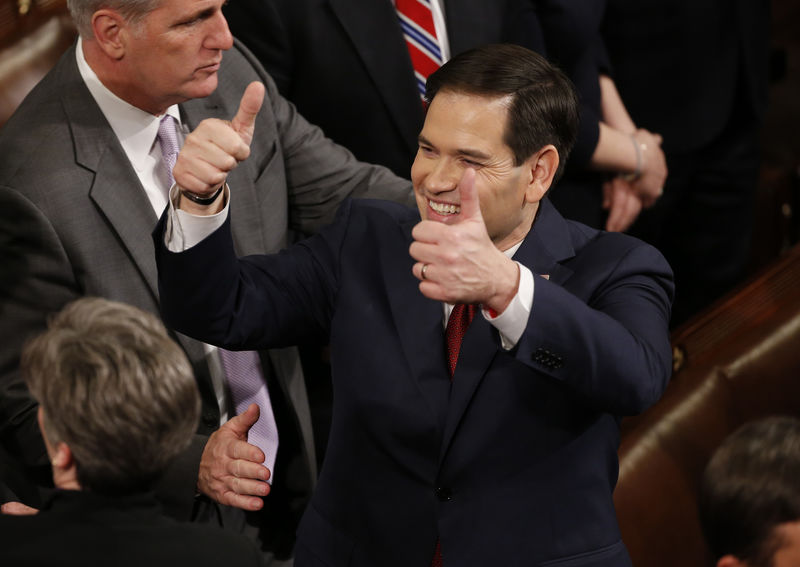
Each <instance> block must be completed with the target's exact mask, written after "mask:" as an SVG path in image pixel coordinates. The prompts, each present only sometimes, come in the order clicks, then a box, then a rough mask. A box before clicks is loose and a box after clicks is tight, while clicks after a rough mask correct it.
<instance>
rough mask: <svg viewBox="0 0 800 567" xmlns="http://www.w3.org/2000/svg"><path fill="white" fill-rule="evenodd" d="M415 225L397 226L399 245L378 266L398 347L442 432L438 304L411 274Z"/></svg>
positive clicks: (444, 384)
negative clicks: (399, 232)
mask: <svg viewBox="0 0 800 567" xmlns="http://www.w3.org/2000/svg"><path fill="white" fill-rule="evenodd" d="M416 223H417V220H413V221H409V222H407V223H403V224H402V225H401V226H400V230H402V231H403V238H402V240H401V246H400V247H398V249H397V250H392V251H387V253H386V254H381V264H382V269H383V273H384V281H385V285H386V286H387V288H386V295H387V297H388V298H389V304H390V306H391V310H392V316H393V319H394V322H395V325H396V327H397V333H398V335H399V337H400V346H401V348H402V349H403V353H404V354H405V357H406V360H408V364H409V366H410V367H411V372H412V375H413V378H414V380H415V381H416V383H417V386H418V387H419V389H420V391H421V392H422V396H423V398H424V399H425V401H426V403H427V405H428V408H429V410H430V412H431V414H432V415H434V416H435V417H436V421H437V423H438V425H439V427H440V429H442V428H443V427H444V419H445V414H446V411H447V404H448V397H449V392H450V381H449V380H448V375H447V362H446V360H445V349H444V329H443V327H442V304H441V303H440V302H438V301H434V300H432V299H428V298H427V297H425V296H424V295H422V293H420V291H419V280H417V279H416V278H415V277H414V276H413V275H412V273H411V268H412V266H413V265H414V259H413V258H411V256H409V255H408V246H409V245H410V244H411V241H412V239H411V229H412V228H413V227H414V225H415V224H416Z"/></svg>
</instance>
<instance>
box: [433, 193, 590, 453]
mask: <svg viewBox="0 0 800 567" xmlns="http://www.w3.org/2000/svg"><path fill="white" fill-rule="evenodd" d="M574 255H575V251H574V249H573V247H572V239H571V238H570V234H569V227H568V225H567V223H566V221H565V220H564V218H563V217H562V216H561V215H560V214H559V213H558V212H557V211H556V210H555V208H554V207H553V206H552V205H551V204H550V202H549V201H548V200H543V201H542V202H541V205H540V207H539V211H538V213H537V216H536V220H535V222H534V224H533V228H532V229H531V231H530V232H529V233H528V235H527V236H526V237H525V240H524V241H523V242H522V245H521V246H520V247H519V249H518V250H517V252H516V253H515V254H514V260H516V261H518V262H520V263H521V264H522V265H524V266H526V267H528V268H529V269H530V270H531V271H532V272H533V275H534V277H541V276H543V275H546V276H548V279H549V280H550V281H552V282H554V283H557V284H559V285H563V283H564V282H565V281H566V280H567V279H568V278H569V277H570V276H571V275H572V270H571V269H569V268H567V267H565V266H563V265H562V264H561V262H562V261H564V260H566V259H569V258H571V257H573V256H574ZM534 285H535V283H534ZM535 297H536V292H535V288H534V305H535V303H536V299H535ZM534 308H535V307H534ZM501 349H502V345H501V341H500V335H499V334H498V332H497V330H496V329H495V328H494V327H493V326H492V324H491V323H489V322H488V321H486V319H484V317H483V315H481V314H480V313H477V314H476V315H475V318H474V319H473V321H472V323H471V324H470V326H469V328H468V329H467V332H466V333H465V335H464V339H463V341H462V343H461V351H460V353H459V358H458V364H457V365H456V372H455V376H454V377H453V386H452V393H451V395H450V403H449V404H448V407H447V417H446V420H445V430H444V439H443V443H442V453H441V458H442V459H444V457H445V455H446V453H447V449H448V448H449V446H450V443H451V441H452V439H453V436H454V435H455V434H456V430H457V428H458V424H459V423H460V422H461V419H462V418H463V416H464V413H465V412H466V411H467V408H468V407H469V403H470V400H471V399H472V397H473V396H474V395H475V392H476V390H477V388H478V386H479V385H480V383H481V381H482V380H483V378H484V376H486V373H487V371H488V369H489V366H490V365H491V363H492V360H494V357H495V356H496V355H497V353H498V352H499V351H500V350H501ZM498 411H503V408H498Z"/></svg>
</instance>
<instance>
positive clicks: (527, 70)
mask: <svg viewBox="0 0 800 567" xmlns="http://www.w3.org/2000/svg"><path fill="white" fill-rule="evenodd" d="M440 91H452V92H459V93H466V94H473V95H480V96H487V97H503V96H511V104H510V106H509V109H508V123H507V124H506V127H505V134H504V141H505V143H506V145H508V147H509V148H511V151H512V152H513V154H514V164H515V165H521V164H522V163H523V162H524V161H525V160H526V159H528V158H529V157H530V156H532V155H533V154H534V153H535V152H536V151H538V150H539V149H541V148H543V147H544V146H546V145H547V144H553V146H555V148H556V150H557V151H558V156H559V158H560V161H559V165H558V171H557V172H556V175H555V180H557V179H558V178H559V177H560V176H561V174H562V173H563V171H564V164H565V163H566V161H567V157H568V156H569V153H570V151H571V150H572V146H573V145H574V144H575V138H576V136H577V133H578V95H577V94H576V92H575V87H574V86H573V85H572V82H571V81H570V80H569V79H568V78H567V77H566V75H564V73H562V72H561V71H560V70H559V69H558V68H556V67H554V66H553V65H551V64H550V63H548V62H547V60H546V59H545V58H544V57H542V56H541V55H539V54H537V53H534V52H533V51H530V50H529V49H526V48H524V47H521V46H519V45H511V44H494V45H485V46H483V47H477V48H475V49H471V50H469V51H465V52H463V53H460V54H459V55H457V56H456V57H454V58H453V59H451V60H450V61H448V62H447V63H445V64H444V65H443V66H442V67H440V68H439V69H437V70H436V72H434V73H433V74H431V75H430V76H429V77H428V81H427V83H426V85H425V99H426V100H427V102H428V103H430V102H432V101H433V99H434V97H435V96H436V94H437V93H439V92H440Z"/></svg>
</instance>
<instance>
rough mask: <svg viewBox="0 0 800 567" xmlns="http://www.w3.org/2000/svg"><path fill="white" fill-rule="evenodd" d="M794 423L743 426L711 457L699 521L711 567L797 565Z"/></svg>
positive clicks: (799, 451)
mask: <svg viewBox="0 0 800 567" xmlns="http://www.w3.org/2000/svg"><path fill="white" fill-rule="evenodd" d="M798 479H800V420H798V419H796V418H791V417H771V418H766V419H762V420H759V421H753V422H750V423H747V424H745V425H743V426H742V427H740V428H739V429H738V430H736V431H735V432H734V433H733V434H731V435H730V436H729V437H728V438H727V439H726V440H725V441H724V442H723V443H722V445H720V447H719V448H718V449H717V451H716V452H715V453H714V456H713V457H712V458H711V461H710V462H709V463H708V466H707V467H706V470H705V474H704V476H703V483H702V487H701V493H700V500H699V506H700V520H701V523H702V526H703V532H704V533H705V536H706V539H707V541H708V544H709V546H710V548H711V550H712V552H713V553H714V557H715V559H716V560H717V563H716V565H717V567H796V566H797V565H800V482H799V481H798Z"/></svg>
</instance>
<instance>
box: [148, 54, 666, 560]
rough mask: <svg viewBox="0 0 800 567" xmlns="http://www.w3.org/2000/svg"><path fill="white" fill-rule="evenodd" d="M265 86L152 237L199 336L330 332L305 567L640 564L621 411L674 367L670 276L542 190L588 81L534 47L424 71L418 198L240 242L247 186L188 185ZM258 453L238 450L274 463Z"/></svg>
mask: <svg viewBox="0 0 800 567" xmlns="http://www.w3.org/2000/svg"><path fill="white" fill-rule="evenodd" d="M261 92H263V91H262V89H261V88H260V86H258V85H251V86H250V87H249V90H248V91H247V92H246V93H245V97H244V99H243V101H242V105H241V107H240V111H239V114H238V115H237V118H236V119H235V120H234V122H235V123H236V124H237V125H238V126H239V127H240V128H241V129H242V131H243V132H246V133H247V135H245V136H243V137H242V139H241V140H240V142H241V143H238V142H236V140H235V138H234V137H231V136H230V132H229V131H227V130H225V129H226V128H227V126H225V125H221V124H214V125H210V126H214V127H215V128H219V129H220V130H219V131H216V132H212V131H210V130H207V131H206V132H201V134H202V136H196V139H195V140H193V141H192V143H191V144H190V143H189V140H188V139H187V143H186V145H185V146H184V151H183V153H182V154H181V156H180V157H179V159H178V163H177V164H176V167H175V172H176V175H175V177H176V180H177V184H178V186H179V187H178V188H176V189H175V190H173V193H172V195H171V199H170V200H171V207H170V209H169V210H168V211H167V213H166V215H165V217H163V218H162V221H161V223H160V225H159V227H158V228H157V230H156V232H155V235H154V238H155V241H156V246H157V262H158V265H159V277H160V291H161V294H162V299H163V301H162V303H161V305H162V310H163V315H164V317H165V319H166V320H167V321H169V322H170V324H171V325H174V326H175V328H177V329H179V330H181V332H184V333H187V334H190V335H194V336H196V337H198V338H200V339H202V340H205V341H209V342H211V343H214V344H219V345H223V346H225V347H226V348H254V347H262V346H266V345H274V346H281V345H288V344H293V343H296V342H298V341H300V340H304V339H305V338H307V337H308V336H319V337H324V338H328V339H329V340H330V345H331V353H332V368H333V384H334V408H333V421H332V428H331V437H330V441H329V445H328V451H327V455H326V461H325V466H324V468H323V471H322V473H321V477H320V480H319V484H318V488H317V490H316V491H315V493H314V496H313V499H312V503H311V505H310V506H309V507H308V508H307V510H306V512H305V514H304V517H303V520H302V522H301V525H300V528H299V531H298V542H297V546H296V564H297V565H298V566H308V565H312V566H315V565H319V566H321V565H329V566H330V565H350V566H353V565H355V566H364V567H366V566H373V565H389V566H397V567H400V566H403V567H408V566H419V567H425V566H427V565H430V564H431V560H432V559H434V560H435V561H437V562H438V561H442V560H443V564H444V565H457V566H467V567H469V566H473V565H474V566H485V565H507V566H508V565H511V566H517V565H519V566H522V565H525V566H529V565H550V564H552V563H553V562H557V563H558V565H560V566H561V565H564V566H570V565H581V566H587V565H590V566H593V567H595V566H596V567H600V566H608V567H611V566H615V567H617V566H620V565H630V559H629V558H628V554H627V551H626V550H625V546H624V544H623V543H622V542H621V540H620V534H619V530H618V527H617V521H616V515H615V511H614V506H613V501H612V492H613V489H614V485H615V483H616V478H617V467H618V463H617V455H616V449H617V445H618V442H619V428H618V423H619V417H620V416H621V415H625V414H631V413H636V412H639V411H642V410H643V409H644V408H646V407H647V406H649V405H650V404H652V403H653V402H654V401H655V400H656V399H657V398H658V397H659V396H660V394H661V392H662V391H663V388H664V387H665V386H666V383H667V381H668V378H669V375H670V368H671V351H670V344H669V336H668V331H667V325H668V320H669V311H670V303H671V299H672V293H673V287H672V274H671V271H670V269H669V266H668V265H667V263H666V262H665V260H664V259H663V257H662V256H661V254H660V253H659V252H658V251H656V250H655V249H654V248H652V247H651V246H649V245H646V244H644V243H642V242H640V241H638V240H636V239H633V238H631V237H628V236H625V235H622V234H618V233H604V232H600V231H597V230H594V229H591V228H589V227H586V226H584V225H581V224H578V223H575V222H571V221H567V220H565V219H564V218H563V217H561V216H560V215H559V214H558V212H557V211H556V210H555V209H554V208H553V206H552V205H551V204H550V203H549V201H548V200H547V198H546V197H545V195H546V193H547V190H548V188H549V187H550V185H551V184H552V183H553V180H554V179H555V178H557V177H558V175H560V172H561V170H562V168H563V162H564V159H565V158H566V156H567V154H568V153H569V150H570V147H571V145H572V143H573V141H574V138H575V135H576V134H575V133H576V130H577V97H576V95H575V92H574V89H573V87H572V85H571V84H570V83H569V81H568V80H567V79H566V78H565V77H564V75H563V74H562V73H561V72H559V71H557V70H556V69H554V68H553V67H552V66H550V65H549V64H548V63H547V62H546V61H545V60H544V59H543V58H541V57H540V56H538V55H536V54H534V53H532V52H530V51H528V50H526V49H524V48H521V47H518V46H508V45H506V46H490V47H486V48H479V49H476V50H472V51H468V52H466V53H463V54H461V55H459V56H457V57H455V58H454V59H452V60H451V61H450V62H448V63H447V64H445V65H444V66H443V67H441V68H440V70H439V71H437V72H436V73H434V74H433V75H431V77H430V78H429V80H428V83H427V99H428V100H429V101H430V106H429V109H428V113H427V117H426V119H425V125H424V127H423V128H422V131H421V133H420V134H419V137H418V145H419V148H418V152H417V157H416V160H415V162H414V166H413V168H412V171H411V177H412V181H413V184H414V189H415V194H416V200H417V206H418V211H413V210H410V209H408V208H405V207H403V206H400V205H392V204H388V203H383V202H378V201H350V202H348V203H346V204H345V205H344V206H343V207H342V208H341V209H340V211H339V214H338V217H337V220H336V221H335V223H334V224H333V225H331V226H330V227H328V228H326V229H324V230H323V231H322V232H321V233H320V234H319V235H317V236H315V237H312V238H311V239H309V240H307V241H304V242H302V243H299V244H297V245H295V246H293V247H291V248H289V249H288V250H286V251H284V252H282V253H280V254H278V255H272V256H263V255H259V256H249V257H245V258H242V259H237V258H236V255H235V253H234V251H233V247H232V245H231V239H230V232H229V224H230V218H229V217H230V215H229V203H231V202H233V201H235V200H236V191H235V188H234V187H231V188H230V190H228V189H225V190H223V191H221V192H220V196H218V197H217V198H216V199H215V200H214V201H213V202H212V203H211V204H210V205H198V204H197V203H196V202H194V201H192V200H190V199H187V198H186V197H185V196H184V192H185V191H190V192H192V193H195V194H199V195H212V194H213V193H214V192H215V191H217V190H218V189H219V187H220V183H221V182H222V179H223V178H224V173H225V171H227V169H229V168H230V167H232V166H233V164H234V163H235V161H236V160H232V159H229V158H230V157H231V156H239V159H242V158H244V157H245V156H246V148H245V147H246V145H247V144H246V142H247V136H248V135H250V134H252V129H251V127H248V125H249V124H250V118H249V117H251V116H254V115H255V112H256V111H257V108H258V105H259V103H260V96H261ZM223 130H224V131H223ZM196 132H197V131H196ZM192 136H195V134H192V135H191V136H190V137H192ZM223 139H224V140H225V144H224V145H225V146H226V147H227V149H223V147H221V146H220V145H219V144H217V143H216V142H212V140H223ZM187 148H188V150H187ZM215 164H216V165H215ZM193 196H195V195H193ZM176 209H182V210H181V211H178V210H176ZM178 213H180V214H178ZM190 221H191V227H189V226H184V225H185V224H187V223H189V222H190ZM187 229H189V231H188V232H191V233H192V234H191V236H190V238H188V239H187V240H185V241H179V239H176V238H174V237H175V235H176V233H178V232H180V233H181V234H183V235H184V236H185V235H187ZM470 311H474V312H476V313H477V314H476V315H474V318H472V319H470V318H469V315H468V314H469V312H470ZM457 327H460V330H458V329H457ZM242 443H244V441H242ZM246 449H247V446H246V444H243V445H242V452H241V453H240V455H241V459H240V461H239V462H238V463H237V466H239V467H240V469H239V470H240V471H241V472H242V475H243V476H245V475H246V476H249V477H251V478H253V479H255V478H258V476H259V474H260V473H262V472H263V471H261V470H260V469H259V467H261V466H262V465H259V464H257V463H254V462H252V461H251V460H250V457H249V456H248V454H247V452H246ZM243 482H248V481H245V480H243ZM250 482H257V481H255V480H253V481H250Z"/></svg>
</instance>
